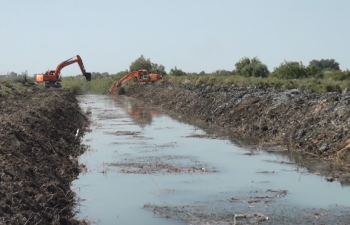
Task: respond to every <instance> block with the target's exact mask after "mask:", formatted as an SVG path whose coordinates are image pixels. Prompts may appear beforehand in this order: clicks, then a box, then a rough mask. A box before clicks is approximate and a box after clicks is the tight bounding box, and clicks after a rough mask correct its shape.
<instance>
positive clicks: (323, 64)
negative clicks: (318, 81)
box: [309, 59, 340, 71]
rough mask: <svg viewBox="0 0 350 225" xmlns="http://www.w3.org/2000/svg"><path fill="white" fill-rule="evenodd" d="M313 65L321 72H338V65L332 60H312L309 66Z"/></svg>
mask: <svg viewBox="0 0 350 225" xmlns="http://www.w3.org/2000/svg"><path fill="white" fill-rule="evenodd" d="M311 65H314V66H316V67H318V68H320V69H321V70H323V71H327V70H340V68H339V63H338V62H336V61H335V60H334V59H321V60H315V59H314V60H312V61H310V63H309V66H311Z"/></svg>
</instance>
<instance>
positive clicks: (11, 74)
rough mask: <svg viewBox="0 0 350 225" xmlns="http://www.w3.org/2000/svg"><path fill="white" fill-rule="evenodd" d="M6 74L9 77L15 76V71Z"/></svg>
mask: <svg viewBox="0 0 350 225" xmlns="http://www.w3.org/2000/svg"><path fill="white" fill-rule="evenodd" d="M7 76H9V77H17V73H15V72H13V71H12V72H11V73H7Z"/></svg>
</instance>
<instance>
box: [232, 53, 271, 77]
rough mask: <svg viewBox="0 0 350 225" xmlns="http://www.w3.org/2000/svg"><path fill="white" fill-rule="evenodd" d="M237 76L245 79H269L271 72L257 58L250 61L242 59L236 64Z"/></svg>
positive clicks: (246, 58) (245, 58)
mask: <svg viewBox="0 0 350 225" xmlns="http://www.w3.org/2000/svg"><path fill="white" fill-rule="evenodd" d="M235 66H236V71H235V72H236V74H237V75H240V76H243V77H267V76H268V75H269V73H270V72H269V70H268V69H267V66H266V65H265V64H263V63H262V62H261V61H260V60H259V59H258V58H257V57H255V58H252V59H249V58H248V57H244V58H242V59H241V60H240V61H239V62H237V63H236V65H235Z"/></svg>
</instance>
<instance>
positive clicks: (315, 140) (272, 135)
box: [127, 82, 350, 162]
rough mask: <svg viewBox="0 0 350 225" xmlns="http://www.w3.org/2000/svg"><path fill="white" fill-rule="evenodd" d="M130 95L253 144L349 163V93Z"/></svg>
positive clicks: (139, 89) (189, 87)
mask: <svg viewBox="0 0 350 225" xmlns="http://www.w3.org/2000/svg"><path fill="white" fill-rule="evenodd" d="M127 95H128V96H132V97H135V98H137V99H141V100H143V101H145V102H150V103H152V104H155V105H161V106H162V108H164V109H165V110H167V111H169V112H177V113H180V114H182V115H185V116H186V117H189V118H193V119H197V120H200V121H205V122H207V123H208V124H211V125H214V126H219V127H221V128H223V129H225V130H227V131H230V132H232V133H234V134H238V135H240V136H242V138H247V139H249V140H250V141H254V142H258V143H259V142H260V143H262V142H269V143H274V144H277V145H283V146H286V147H287V148H289V149H294V150H298V151H303V152H305V153H308V154H310V155H314V156H320V157H323V158H332V159H340V160H342V161H347V162H349V161H350V154H349V153H350V149H349V145H350V144H349V141H350V140H349V136H348V133H349V125H350V92H347V90H345V91H344V92H343V93H336V92H330V93H324V94H317V93H310V92H305V91H300V90H296V89H293V90H276V89H274V88H270V87H264V86H249V87H238V86H229V87H214V86H209V85H194V84H173V83H168V82H159V83H157V84H154V85H136V86H134V87H132V88H131V89H129V90H128V92H127Z"/></svg>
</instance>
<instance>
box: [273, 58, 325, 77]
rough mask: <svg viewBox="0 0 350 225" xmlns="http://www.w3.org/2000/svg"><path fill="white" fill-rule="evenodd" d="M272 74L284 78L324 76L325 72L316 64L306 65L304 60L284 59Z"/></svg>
mask: <svg viewBox="0 0 350 225" xmlns="http://www.w3.org/2000/svg"><path fill="white" fill-rule="evenodd" d="M271 76H272V77H277V78H282V79H301V78H308V77H315V78H322V77H323V72H322V70H321V69H320V68H319V67H317V66H315V65H310V66H308V67H306V66H304V65H303V63H302V62H300V63H299V62H287V61H284V62H283V63H281V64H280V66H279V67H277V68H275V69H274V71H273V72H272V73H271Z"/></svg>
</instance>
